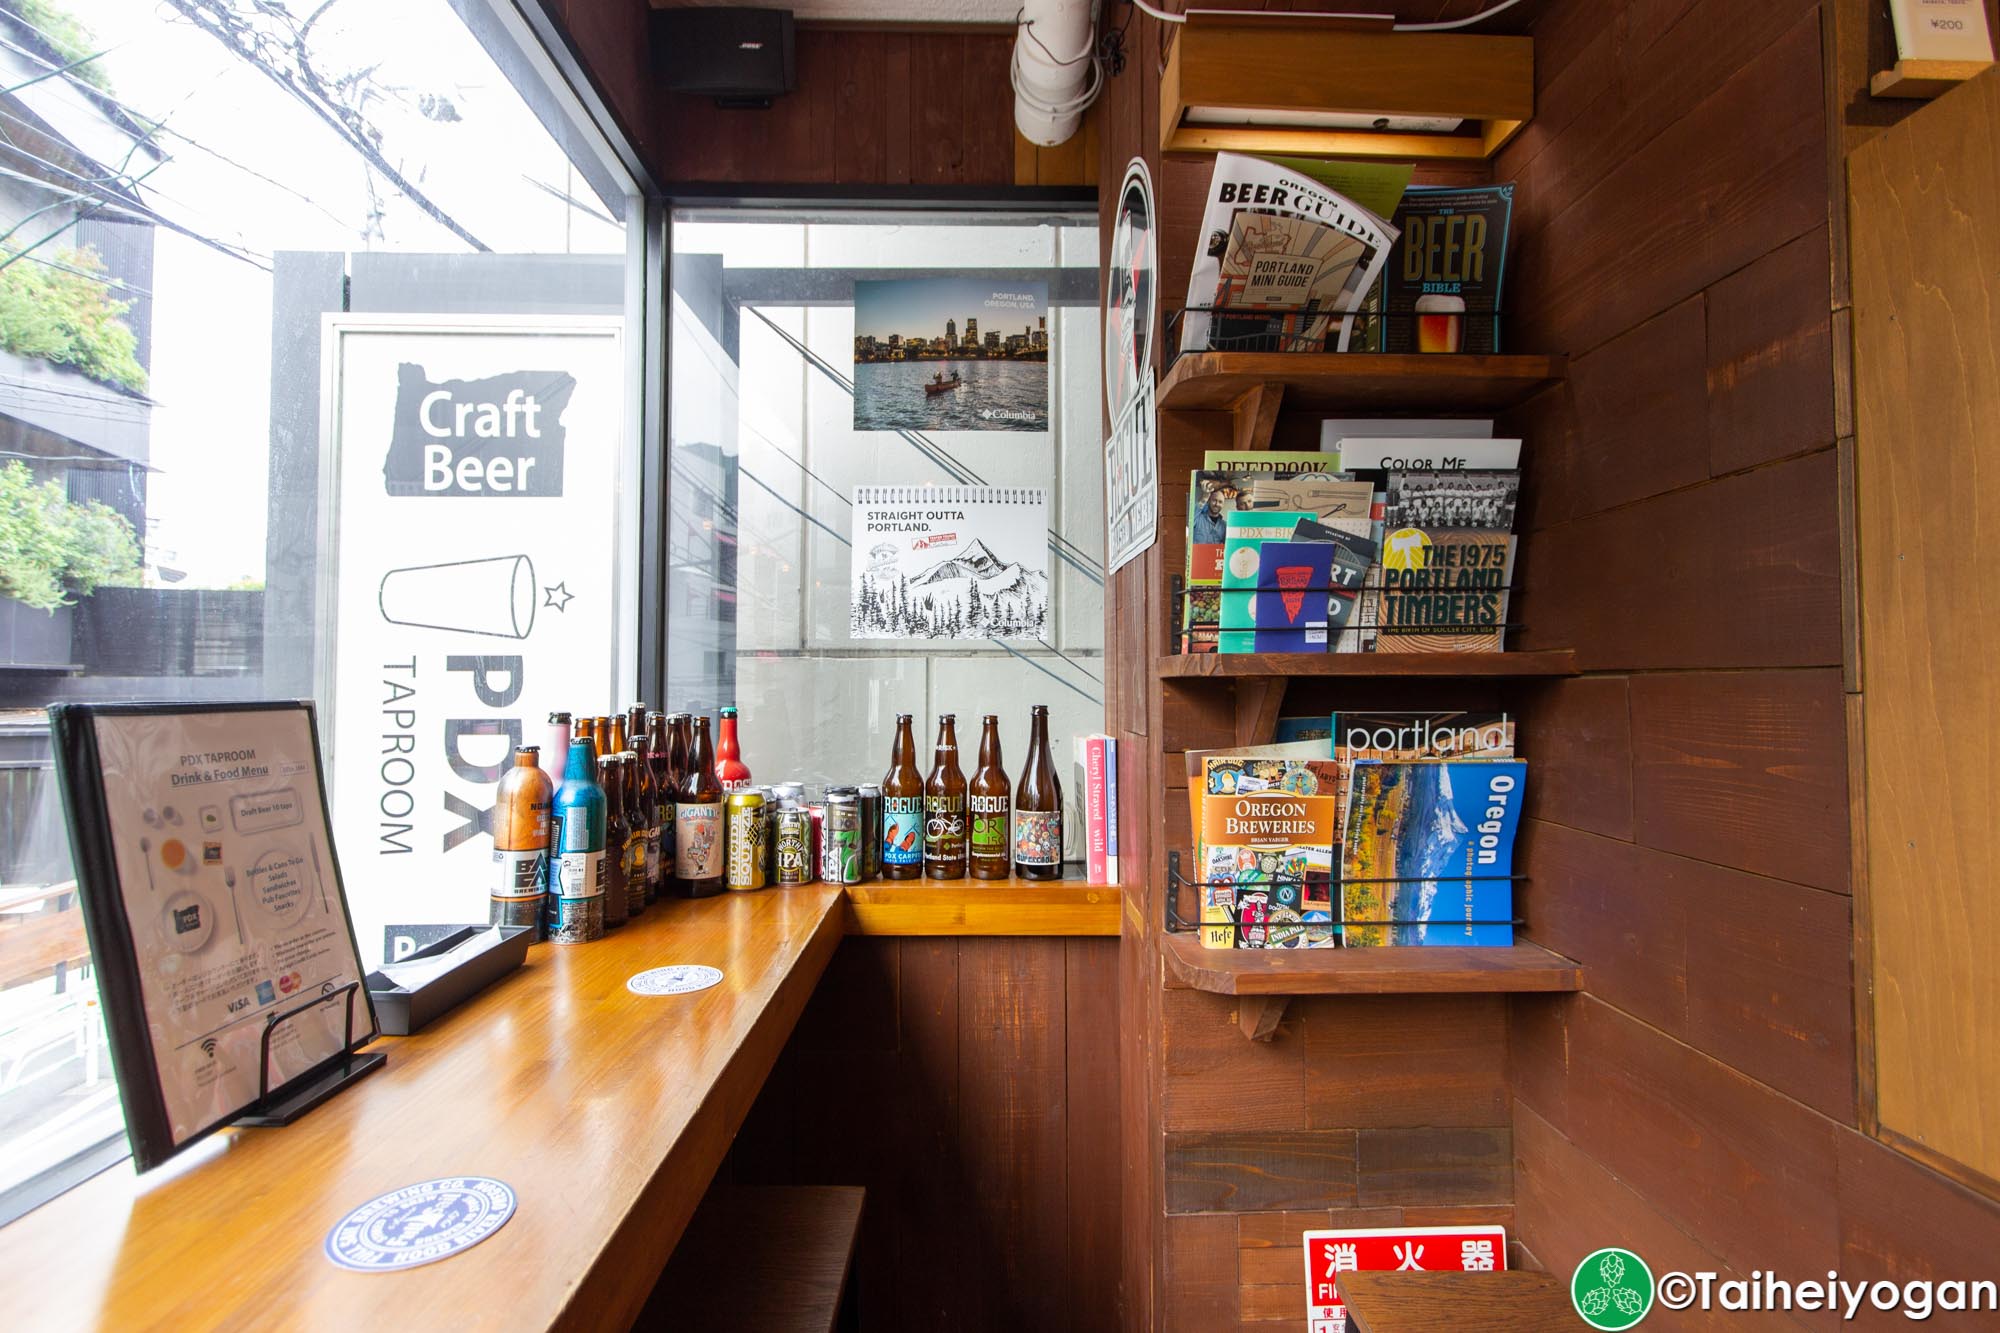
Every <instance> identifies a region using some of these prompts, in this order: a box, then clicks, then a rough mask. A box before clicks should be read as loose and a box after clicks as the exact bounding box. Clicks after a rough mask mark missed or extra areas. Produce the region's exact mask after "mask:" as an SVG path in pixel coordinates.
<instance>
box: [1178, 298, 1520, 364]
mask: <svg viewBox="0 0 2000 1333" xmlns="http://www.w3.org/2000/svg"><path fill="white" fill-rule="evenodd" d="M1189 315H1206V316H1208V318H1209V331H1208V346H1206V347H1203V348H1190V349H1187V350H1188V352H1190V353H1191V352H1194V351H1205V352H1282V353H1284V354H1286V355H1288V356H1297V355H1311V354H1315V353H1328V354H1333V355H1338V356H1385V355H1405V353H1390V352H1386V351H1384V350H1383V348H1382V346H1381V345H1380V343H1378V342H1377V340H1376V338H1375V336H1374V333H1376V332H1379V333H1380V334H1381V335H1382V339H1381V341H1382V342H1386V340H1387V332H1388V330H1389V329H1390V328H1392V327H1393V328H1395V329H1397V330H1398V331H1399V332H1400V331H1404V330H1410V331H1412V337H1411V339H1410V342H1411V343H1412V346H1413V347H1414V345H1415V343H1416V338H1415V336H1414V330H1415V329H1416V328H1417V327H1418V326H1417V323H1416V321H1417V320H1418V318H1420V317H1419V316H1418V315H1417V314H1415V313H1414V312H1406V311H1384V310H1357V311H1350V312H1345V313H1343V312H1341V311H1338V310H1335V309H1332V308H1327V309H1321V308H1320V306H1319V303H1318V302H1316V301H1309V302H1307V303H1306V304H1305V305H1304V306H1302V307H1300V308H1299V309H1297V310H1242V309H1237V308H1234V307H1227V306H1207V305H1194V306H1183V307H1182V308H1181V309H1179V310H1176V311H1173V312H1172V313H1170V314H1169V315H1168V316H1167V322H1166V328H1167V337H1166V342H1165V343H1164V344H1162V346H1163V347H1164V348H1165V349H1166V353H1167V362H1168V365H1169V366H1171V365H1172V363H1173V361H1174V359H1175V358H1176V357H1178V356H1181V355H1183V354H1184V353H1183V352H1182V351H1181V350H1179V349H1180V343H1181V325H1182V324H1183V323H1184V322H1185V321H1186V318H1187V316H1189ZM1343 319H1351V320H1353V321H1354V322H1355V327H1354V331H1353V333H1352V334H1351V335H1350V336H1349V342H1348V347H1347V350H1346V351H1341V350H1339V347H1340V321H1341V320H1343ZM1458 319H1459V321H1460V328H1461V330H1462V333H1461V341H1462V342H1464V341H1481V342H1489V341H1490V343H1491V345H1492V346H1493V347H1495V348H1500V347H1504V346H1506V341H1505V339H1504V337H1503V334H1504V331H1505V328H1506V326H1505V324H1504V323H1503V322H1502V321H1503V320H1504V319H1505V315H1504V313H1503V312H1502V311H1498V310H1481V311H1467V312H1465V313H1464V314H1461V315H1459V316H1458ZM1322 322H1324V327H1321V328H1317V329H1315V326H1316V325H1320V324H1321V323H1322ZM1371 331H1372V332H1371ZM1474 334H1477V335H1479V336H1478V338H1477V339H1476V340H1475V339H1474V338H1473V337H1472V335H1474ZM1309 335H1311V336H1309ZM1357 344H1363V345H1357ZM1367 344H1374V345H1367ZM1427 355H1431V356H1439V357H1452V356H1492V355H1497V353H1493V352H1472V351H1463V352H1431V353H1428V354H1427Z"/></svg>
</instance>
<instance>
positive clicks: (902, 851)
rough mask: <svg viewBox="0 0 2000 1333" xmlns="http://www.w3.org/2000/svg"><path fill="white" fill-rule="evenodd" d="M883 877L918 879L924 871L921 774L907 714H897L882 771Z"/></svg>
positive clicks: (881, 837)
mask: <svg viewBox="0 0 2000 1333" xmlns="http://www.w3.org/2000/svg"><path fill="white" fill-rule="evenodd" d="M875 836H876V837H879V838H880V839H881V840H882V878H883V879H921V878H922V877H923V873H924V776H923V774H922V773H920V772H918V771H917V738H916V736H915V735H913V734H912V733H911V731H910V715H909V714H908V713H898V714H896V743H895V745H894V746H893V747H891V748H890V750H889V771H888V772H887V773H884V774H883V775H882V827H881V828H879V829H877V830H875Z"/></svg>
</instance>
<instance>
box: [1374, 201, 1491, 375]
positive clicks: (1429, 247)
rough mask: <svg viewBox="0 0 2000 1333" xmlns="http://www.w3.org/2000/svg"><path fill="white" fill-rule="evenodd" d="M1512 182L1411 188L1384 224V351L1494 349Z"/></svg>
mask: <svg viewBox="0 0 2000 1333" xmlns="http://www.w3.org/2000/svg"><path fill="white" fill-rule="evenodd" d="M1513 211H1514V185H1513V182H1511V181H1508V182H1503V183H1501V184H1498V185H1467V186H1418V187H1413V188H1411V189H1410V190H1407V191H1405V192H1404V194H1403V199H1402V202H1401V203H1400V204H1399V205H1397V207H1396V212H1395V216H1394V217H1392V218H1391V219H1390V228H1391V230H1392V231H1393V232H1394V234H1395V241H1394V245H1393V248H1392V250H1391V251H1390V255H1389V262H1388V263H1387V264H1386V265H1384V266H1383V269H1382V280H1381V292H1380V299H1379V304H1380V307H1381V311H1382V319H1381V327H1382V345H1381V348H1380V350H1381V351H1384V352H1483V353H1492V352H1498V351H1500V350H1501V347H1500V342H1501V339H1500V312H1501V310H1502V309H1503V307H1502V305H1501V301H1500V294H1501V287H1502V280H1503V279H1504V278H1505V277H1506V275H1507V228H1508V223H1509V221H1510V220H1511V218H1512V216H1513Z"/></svg>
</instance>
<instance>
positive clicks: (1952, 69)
mask: <svg viewBox="0 0 2000 1333" xmlns="http://www.w3.org/2000/svg"><path fill="white" fill-rule="evenodd" d="M1992 67H1993V62H1992V61H1990V60H1898V61H1897V62H1896V64H1895V66H1894V67H1893V68H1891V69H1885V70H1882V71H1880V72H1878V73H1877V74H1876V75H1875V77H1873V78H1871V79H1870V80H1868V91H1869V93H1870V94H1871V95H1873V96H1875V97H1901V98H1912V99H1916V100H1920V101H1926V102H1927V101H1929V100H1930V99H1931V98H1933V97H1941V96H1943V95H1944V94H1945V93H1948V92H1950V91H1951V90H1952V89H1953V88H1956V87H1958V85H1959V84H1961V83H1964V82H1965V81H1966V80H1967V79H1969V78H1972V77H1973V76H1974V75H1976V74H1980V73H1983V72H1984V71H1986V70H1988V69H1991V68H1992Z"/></svg>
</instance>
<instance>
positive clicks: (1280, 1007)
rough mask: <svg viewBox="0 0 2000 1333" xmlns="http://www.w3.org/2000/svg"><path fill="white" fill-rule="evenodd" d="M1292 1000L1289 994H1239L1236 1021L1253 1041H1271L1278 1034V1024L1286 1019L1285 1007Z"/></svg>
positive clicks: (1245, 1034) (1244, 1033)
mask: <svg viewBox="0 0 2000 1333" xmlns="http://www.w3.org/2000/svg"><path fill="white" fill-rule="evenodd" d="M1291 1002H1292V997H1291V996H1289V995H1239V996H1237V997H1236V1021H1237V1022H1238V1023H1240V1024H1242V1026H1243V1035H1244V1036H1246V1037H1248V1038H1249V1039H1250V1040H1252V1041H1262V1042H1268V1041H1270V1040H1271V1038H1273V1037H1275V1036H1277V1035H1278V1024H1279V1023H1280V1022H1282V1021H1283V1020H1284V1017H1285V1008H1286V1006H1288V1005H1290V1004H1291Z"/></svg>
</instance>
